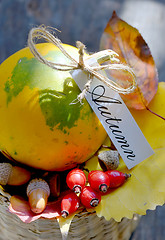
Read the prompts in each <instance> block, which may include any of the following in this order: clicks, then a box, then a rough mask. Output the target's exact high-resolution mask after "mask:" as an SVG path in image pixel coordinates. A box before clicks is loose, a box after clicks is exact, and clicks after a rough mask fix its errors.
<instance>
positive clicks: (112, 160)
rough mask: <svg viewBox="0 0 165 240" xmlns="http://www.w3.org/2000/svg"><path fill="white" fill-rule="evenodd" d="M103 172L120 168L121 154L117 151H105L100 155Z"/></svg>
mask: <svg viewBox="0 0 165 240" xmlns="http://www.w3.org/2000/svg"><path fill="white" fill-rule="evenodd" d="M98 160H99V164H100V166H101V168H102V169H103V171H107V170H111V169H116V168H118V166H119V153H118V151H116V150H109V151H103V152H101V153H100V154H99V155H98Z"/></svg>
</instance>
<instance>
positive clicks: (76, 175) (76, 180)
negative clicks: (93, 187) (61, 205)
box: [66, 168, 86, 193]
mask: <svg viewBox="0 0 165 240" xmlns="http://www.w3.org/2000/svg"><path fill="white" fill-rule="evenodd" d="M66 183H67V185H68V187H69V188H70V189H72V190H73V191H74V192H75V193H80V192H81V189H82V188H83V187H84V186H85V184H86V176H85V174H84V172H83V171H82V170H80V169H78V168H75V169H73V170H71V171H70V172H69V173H68V174H67V177H66Z"/></svg>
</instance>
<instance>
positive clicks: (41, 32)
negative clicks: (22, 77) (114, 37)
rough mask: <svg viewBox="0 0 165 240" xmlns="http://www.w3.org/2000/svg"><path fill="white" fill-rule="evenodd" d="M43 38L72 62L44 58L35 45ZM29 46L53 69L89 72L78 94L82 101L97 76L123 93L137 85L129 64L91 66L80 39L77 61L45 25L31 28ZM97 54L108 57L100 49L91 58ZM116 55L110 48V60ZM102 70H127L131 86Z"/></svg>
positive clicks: (37, 56)
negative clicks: (120, 82) (123, 85)
mask: <svg viewBox="0 0 165 240" xmlns="http://www.w3.org/2000/svg"><path fill="white" fill-rule="evenodd" d="M41 38H43V39H44V40H45V41H47V42H49V43H53V44H54V45H55V46H56V47H57V48H59V50H60V51H61V52H62V53H63V54H64V56H66V57H67V58H68V59H69V60H70V63H68V64H67V63H65V64H62V63H55V62H52V61H49V60H47V59H46V58H44V57H43V56H42V55H41V54H40V53H39V52H38V50H37V48H36V45H35V40H36V39H41ZM28 46H29V48H30V51H31V52H32V54H33V55H34V57H35V58H36V59H38V61H40V62H41V63H43V64H45V65H47V66H49V67H51V68H52V69H55V70H58V71H71V70H76V69H81V70H83V71H85V72H87V73H88V76H90V78H89V80H88V82H87V84H85V86H84V90H83V91H82V92H81V93H80V95H79V96H78V99H79V100H80V101H81V100H82V99H83V98H84V97H85V93H86V91H88V90H89V88H90V84H91V82H92V79H93V77H96V78H97V79H99V80H100V81H102V82H103V83H105V84H106V85H107V86H108V87H110V88H111V89H113V90H115V91H117V92H118V93H122V94H128V93H131V92H133V91H134V89H135V87H136V77H135V74H134V72H133V70H132V69H131V68H130V67H129V66H126V65H124V64H120V63H110V64H106V65H99V64H98V65H94V66H89V65H88V64H87V63H86V61H84V51H85V45H84V44H83V43H81V42H80V41H77V42H76V46H77V48H78V54H79V61H77V60H76V59H74V58H73V57H72V56H71V55H70V54H69V53H68V52H67V51H66V50H65V48H64V47H63V45H62V42H61V41H60V40H59V39H58V38H57V37H56V36H54V34H52V33H51V32H50V31H49V30H48V29H47V28H46V27H44V26H40V27H38V28H32V29H31V30H30V32H29V36H28ZM106 52H107V51H106ZM97 54H98V55H99V56H103V59H104V58H105V59H107V58H106V57H105V56H104V54H105V51H100V52H98V53H94V54H92V55H90V58H92V57H94V58H95V56H96V55H97ZM114 55H115V56H118V54H117V53H115V52H114V51H112V50H109V60H112V59H113V57H112V56H114ZM103 61H104V60H103ZM118 61H119V60H118ZM112 62H113V60H112ZM116 62H117V61H116ZM101 70H123V71H127V72H129V73H130V74H131V75H132V78H131V79H132V82H131V84H130V86H129V87H127V88H124V87H122V86H120V85H119V84H118V83H116V82H114V81H113V80H111V79H110V78H108V77H107V76H105V75H103V74H101V72H99V71H101Z"/></svg>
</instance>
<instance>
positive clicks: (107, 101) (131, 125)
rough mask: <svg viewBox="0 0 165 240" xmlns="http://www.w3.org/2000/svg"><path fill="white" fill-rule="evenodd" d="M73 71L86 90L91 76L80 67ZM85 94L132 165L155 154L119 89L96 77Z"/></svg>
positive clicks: (127, 163)
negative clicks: (112, 87)
mask: <svg viewBox="0 0 165 240" xmlns="http://www.w3.org/2000/svg"><path fill="white" fill-rule="evenodd" d="M86 62H87V63H88V64H89V65H90V66H92V65H98V63H97V62H96V60H95V59H88V60H86ZM100 73H101V74H102V75H104V72H103V71H100ZM71 74H72V77H73V79H74V80H75V82H76V83H77V85H78V86H79V88H80V90H81V91H82V90H83V89H84V86H85V84H86V83H87V82H88V80H89V79H88V75H87V73H85V72H84V71H82V70H79V69H78V70H74V71H72V72H71ZM85 97H86V99H87V101H88V103H89V104H90V106H91V107H92V109H93V111H94V112H95V114H96V115H97V117H98V118H99V120H100V122H101V123H102V125H103V127H104V128H105V130H106V132H107V134H108V135H109V137H110V139H111V140H112V142H113V144H114V145H115V147H116V149H117V150H118V152H119V154H120V156H121V157H122V159H123V160H124V162H125V164H126V166H127V167H128V169H131V168H132V167H134V166H136V165H137V164H138V163H140V162H142V161H143V160H145V159H146V158H148V157H150V156H151V155H152V154H154V151H153V150H152V148H151V147H150V145H149V143H148V142H147V140H146V138H145V137H144V135H143V133H142V131H141V130H140V128H139V127H138V125H137V123H136V122H135V120H134V118H133V117H132V115H131V113H130V112H129V110H128V108H127V107H126V105H125V103H124V102H123V100H122V99H121V97H120V95H119V94H118V93H117V92H116V91H114V90H112V89H111V88H109V87H108V86H107V85H106V84H104V83H103V82H101V81H100V80H98V79H97V78H96V77H94V78H93V81H92V83H91V86H90V89H89V91H88V92H86V95H85Z"/></svg>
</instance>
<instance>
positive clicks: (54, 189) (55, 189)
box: [48, 173, 60, 197]
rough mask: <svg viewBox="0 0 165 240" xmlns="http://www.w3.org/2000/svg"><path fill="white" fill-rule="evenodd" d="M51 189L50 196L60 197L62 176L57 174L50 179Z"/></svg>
mask: <svg viewBox="0 0 165 240" xmlns="http://www.w3.org/2000/svg"><path fill="white" fill-rule="evenodd" d="M48 183H49V187H50V194H51V196H53V197H59V196H60V175H59V174H58V173H55V174H54V175H52V176H51V177H50V178H49V179H48Z"/></svg>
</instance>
